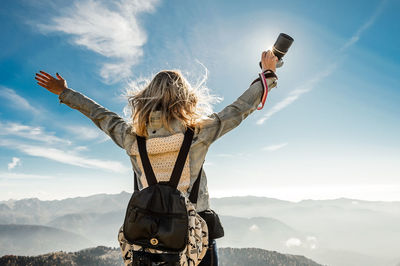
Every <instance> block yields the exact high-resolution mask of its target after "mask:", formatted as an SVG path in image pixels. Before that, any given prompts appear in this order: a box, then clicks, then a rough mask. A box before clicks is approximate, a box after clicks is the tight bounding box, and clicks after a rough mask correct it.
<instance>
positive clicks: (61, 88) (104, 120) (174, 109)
mask: <svg viewBox="0 0 400 266" xmlns="http://www.w3.org/2000/svg"><path fill="white" fill-rule="evenodd" d="M277 60H278V59H277V57H276V56H275V55H274V54H273V53H272V52H271V51H268V52H265V51H264V52H263V53H262V55H261V64H262V70H263V72H264V73H268V74H269V75H265V76H266V77H267V79H264V82H263V79H258V80H255V81H254V82H253V83H252V84H251V86H250V87H249V88H248V89H247V90H246V91H245V92H244V93H243V94H242V95H241V96H240V97H239V98H238V99H237V100H236V101H235V102H234V103H232V104H230V105H228V106H226V107H225V108H224V109H223V110H222V111H220V112H218V113H213V114H211V115H209V116H208V117H202V116H201V113H200V111H199V106H198V100H199V98H198V95H196V92H195V91H193V90H192V89H191V87H190V85H189V84H188V82H187V81H186V80H185V78H184V77H183V76H182V75H181V74H180V72H179V71H161V72H159V73H158V74H157V75H155V77H154V78H153V80H152V81H151V82H150V83H149V84H148V85H147V86H146V87H145V88H144V89H143V90H141V91H139V92H137V93H136V94H134V95H132V96H131V97H130V98H129V104H130V106H131V108H132V119H131V121H130V122H129V123H127V122H126V121H125V120H124V119H122V118H121V117H119V116H118V115H117V114H115V113H113V112H111V111H109V110H108V109H106V108H104V107H103V106H101V105H99V104H98V103H96V102H95V101H93V100H91V99H90V98H88V97H86V96H84V95H83V94H81V93H79V92H77V91H75V90H72V89H70V88H68V86H67V82H66V81H65V79H63V78H62V77H61V76H60V75H59V74H58V73H57V74H56V76H57V78H54V77H52V76H51V75H49V74H48V73H46V72H44V71H40V73H36V77H35V79H36V80H37V81H38V84H39V85H40V86H42V87H44V88H46V89H47V90H49V91H50V92H52V93H54V94H56V95H59V100H60V103H64V104H66V105H68V106H69V107H71V108H73V109H76V110H78V111H80V112H81V113H83V114H84V115H85V116H87V117H88V118H90V119H91V120H92V121H93V122H94V123H95V124H96V126H98V127H99V128H100V129H101V130H103V131H104V132H105V133H106V134H107V135H108V136H110V138H111V139H112V140H113V141H114V142H115V143H116V144H117V145H118V146H120V147H121V148H123V149H125V151H126V152H127V154H128V155H129V156H130V159H131V163H132V167H133V169H134V171H135V173H136V175H137V177H138V180H137V181H138V188H139V189H142V188H144V187H146V186H147V181H146V178H145V176H144V174H142V173H143V172H144V171H143V167H142V164H141V161H140V156H139V153H138V147H137V143H136V135H139V136H144V137H146V138H147V151H148V153H149V158H150V160H151V164H152V166H153V170H154V172H155V175H156V178H157V181H168V179H169V176H170V173H171V171H172V167H173V166H174V162H175V160H176V156H177V154H178V151H179V148H180V146H181V143H182V140H183V133H184V132H185V131H186V129H187V127H193V128H194V129H195V134H194V138H193V141H192V144H191V148H190V152H189V159H188V161H187V163H186V164H185V168H184V170H183V173H182V177H181V179H180V182H179V184H178V189H179V190H180V191H183V192H184V193H188V192H190V191H191V189H192V187H193V184H194V181H195V180H196V178H197V177H198V173H199V171H200V170H201V169H202V164H203V161H204V158H205V156H206V153H207V150H208V148H209V147H210V145H211V144H212V143H213V142H214V141H215V140H217V139H218V138H219V137H221V136H223V135H224V134H225V133H227V132H228V131H230V130H232V129H233V128H235V127H236V126H238V125H239V124H240V123H241V122H242V120H243V119H245V118H246V117H247V116H248V115H249V114H250V113H252V112H253V111H254V110H255V109H256V108H257V106H259V104H260V102H262V104H263V101H265V96H266V92H267V91H266V89H268V91H269V90H270V89H271V88H273V87H275V86H276V80H277V78H276V75H275V71H276V62H277ZM265 83H267V84H265ZM266 85H267V86H266ZM195 207H196V210H197V212H202V211H205V210H209V209H210V206H209V194H208V188H207V178H206V175H205V173H204V171H202V172H201V179H200V186H199V194H198V200H197V204H196V205H195ZM210 234H211V233H210ZM121 235H122V234H121V229H120V232H119V242H120V246H121V250H122V253H123V257H124V260H125V263H126V264H129V261H128V259H129V258H128V257H127V256H128V254H127V252H126V250H127V247H126V245H127V243H126V242H125V241H124V239H122V237H121ZM200 265H218V257H217V248H216V243H215V239H210V245H209V248H208V250H207V253H206V255H205V257H204V258H203V260H202V262H201V263H200Z"/></svg>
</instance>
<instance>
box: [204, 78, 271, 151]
mask: <svg viewBox="0 0 400 266" xmlns="http://www.w3.org/2000/svg"><path fill="white" fill-rule="evenodd" d="M267 84H268V91H270V90H271V89H272V88H274V87H275V86H276V78H269V79H267ZM263 93H264V88H263V86H262V83H261V81H257V82H255V83H253V84H252V85H251V86H250V87H249V88H248V89H247V90H246V91H245V92H244V93H243V94H242V95H241V96H240V97H239V98H237V100H236V101H234V102H233V103H232V104H230V105H228V106H226V107H225V108H224V109H222V110H221V111H220V112H218V113H213V114H211V115H210V116H209V117H208V118H206V119H204V120H203V121H202V122H201V123H200V126H199V133H198V134H199V138H200V139H201V140H202V141H204V142H205V143H206V144H208V145H210V144H211V143H213V142H214V141H216V140H217V139H218V138H220V137H221V136H223V135H224V134H226V133H227V132H229V131H230V130H232V129H234V128H235V127H237V126H238V125H239V124H240V123H241V122H242V121H243V120H244V119H245V118H246V117H247V116H249V115H250V114H251V113H252V112H254V110H256V109H257V106H258V105H259V104H260V102H261V99H262V96H263Z"/></svg>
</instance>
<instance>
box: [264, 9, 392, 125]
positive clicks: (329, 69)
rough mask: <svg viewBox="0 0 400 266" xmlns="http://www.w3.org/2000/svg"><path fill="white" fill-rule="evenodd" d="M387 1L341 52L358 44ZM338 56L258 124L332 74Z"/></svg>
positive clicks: (269, 111) (348, 41) (337, 63)
mask: <svg viewBox="0 0 400 266" xmlns="http://www.w3.org/2000/svg"><path fill="white" fill-rule="evenodd" d="M385 3H386V1H381V2H380V4H379V6H378V7H377V8H376V9H375V11H374V13H373V14H372V16H371V17H370V18H369V19H368V20H367V21H366V22H365V23H364V24H363V25H362V26H361V27H360V28H359V29H358V30H357V31H356V33H355V34H353V36H351V37H350V38H349V39H348V40H347V41H346V42H345V43H344V44H343V45H342V47H340V49H339V53H340V54H342V53H343V52H345V51H346V50H347V49H349V48H350V47H351V46H353V45H354V44H356V43H357V42H358V40H359V39H360V37H361V35H362V34H363V33H364V32H365V31H366V30H367V29H368V28H370V27H371V26H372V25H373V24H374V22H375V21H376V19H377V18H378V16H379V15H380V13H381V12H382V10H383V7H384V4H385ZM338 58H339V59H337V61H334V62H332V63H330V64H328V65H327V66H325V68H323V70H322V71H321V72H319V73H318V74H317V75H316V76H315V77H314V78H312V79H310V80H308V81H306V82H305V85H303V86H300V87H297V88H296V89H295V90H293V91H292V92H291V93H290V94H289V95H288V96H287V97H286V98H284V99H283V100H282V101H280V102H278V103H277V104H275V105H274V106H272V108H270V109H269V110H268V112H267V113H266V114H265V115H264V116H263V117H262V118H260V119H258V120H257V124H258V125H262V124H264V122H265V121H266V120H268V119H269V118H270V117H271V116H273V115H274V114H275V113H277V112H279V111H280V110H282V109H284V108H286V107H287V106H289V105H290V104H291V103H293V102H295V101H296V100H297V99H298V98H299V97H300V96H301V95H302V94H305V93H307V92H309V91H311V90H312V89H314V87H315V86H316V85H317V84H318V83H320V82H321V81H322V80H324V79H325V78H326V77H328V76H330V75H331V74H332V73H333V72H334V71H335V70H336V68H337V67H338V65H339V63H340V62H341V60H342V58H343V57H338Z"/></svg>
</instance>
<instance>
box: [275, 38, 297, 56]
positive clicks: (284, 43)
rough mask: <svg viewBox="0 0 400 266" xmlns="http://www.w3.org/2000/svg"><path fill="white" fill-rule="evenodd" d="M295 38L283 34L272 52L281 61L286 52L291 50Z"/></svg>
mask: <svg viewBox="0 0 400 266" xmlns="http://www.w3.org/2000/svg"><path fill="white" fill-rule="evenodd" d="M293 41H294V40H293V38H292V37H290V36H289V35H287V34H285V33H281V34H279V36H278V39H277V40H276V42H275V44H274V47H272V52H273V53H274V55H275V56H276V57H278V59H279V60H280V59H281V58H282V57H283V56H284V55H285V54H286V52H287V51H288V50H289V48H290V46H291V45H292V43H293Z"/></svg>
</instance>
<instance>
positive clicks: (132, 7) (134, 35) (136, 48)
mask: <svg viewBox="0 0 400 266" xmlns="http://www.w3.org/2000/svg"><path fill="white" fill-rule="evenodd" d="M157 3H158V0H146V1H145V0H133V1H132V0H116V1H93V0H83V1H76V2H74V4H73V5H72V6H71V7H69V8H62V9H61V10H58V11H59V12H60V14H58V15H56V16H54V17H51V18H50V19H49V22H47V21H46V23H45V24H44V23H43V24H40V25H39V27H40V29H41V30H42V31H43V32H61V33H65V34H68V35H71V36H72V38H71V41H72V43H73V44H75V45H79V46H82V47H85V48H87V49H89V50H91V51H93V52H96V53H98V54H100V55H102V56H104V57H106V58H108V59H111V60H108V62H106V63H104V64H103V66H102V68H101V70H100V75H101V76H102V77H103V78H104V80H105V81H106V82H109V83H112V82H116V81H119V80H121V79H123V78H127V77H129V76H130V75H131V74H132V70H131V68H132V66H133V65H135V64H136V63H137V62H138V60H139V58H140V57H141V56H142V54H143V49H142V47H143V45H144V44H145V43H146V41H147V36H146V33H145V31H144V29H143V28H142V27H141V26H140V23H139V21H138V15H140V14H141V13H145V12H152V11H153V10H154V9H155V6H156V4H157Z"/></svg>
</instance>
